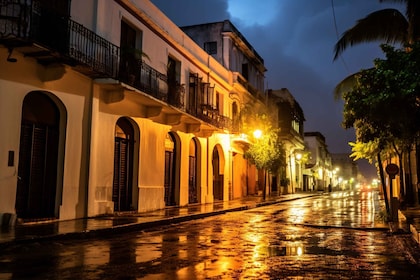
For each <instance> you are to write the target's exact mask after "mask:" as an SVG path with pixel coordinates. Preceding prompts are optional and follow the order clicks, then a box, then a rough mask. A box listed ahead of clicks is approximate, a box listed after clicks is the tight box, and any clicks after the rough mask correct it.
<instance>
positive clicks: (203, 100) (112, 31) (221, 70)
mask: <svg viewBox="0 0 420 280" xmlns="http://www.w3.org/2000/svg"><path fill="white" fill-rule="evenodd" d="M222 25H223V31H222V32H221V33H220V34H221V35H222V36H223V40H222V42H221V43H217V44H216V49H217V53H214V51H215V50H214V47H215V46H214V43H212V42H214V41H213V40H211V41H209V44H206V45H205V46H204V45H198V44H197V43H196V42H194V41H193V40H192V39H190V38H189V37H188V36H187V35H186V34H185V33H184V32H183V31H182V30H181V29H180V28H179V27H177V26H176V25H175V24H174V23H172V22H171V21H170V20H169V19H168V18H167V17H166V16H165V15H164V14H163V13H162V12H161V11H160V10H159V9H158V8H157V7H155V6H154V5H153V4H152V3H151V2H150V1H147V0H141V1H135V0H131V1H130V0H114V1H111V0H110V1H93V0H72V1H70V0H68V1H63V0H39V1H35V0H34V1H31V0H28V1H18V2H17V1H12V0H6V1H1V3H0V69H1V71H0V130H1V131H3V137H2V141H0V158H3V159H7V160H2V161H1V162H0V214H4V213H8V214H11V215H14V216H17V218H19V219H21V220H22V221H26V220H34V219H36V220H39V219H41V220H43V219H60V220H65V219H74V218H80V217H90V216H96V215H101V214H109V213H114V212H121V211H133V212H143V211H149V210H154V209H160V208H163V207H165V206H169V205H186V204H191V203H201V204H202V203H208V202H213V201H215V200H221V201H222V200H229V199H233V198H238V197H241V196H244V195H248V194H252V193H254V192H255V181H256V180H257V179H256V174H255V173H256V172H255V168H253V167H252V166H250V165H249V164H248V163H247V161H246V160H245V159H243V157H242V153H243V149H242V147H243V146H242V144H243V143H246V140H243V139H242V140H238V139H239V138H241V137H239V135H240V133H239V131H238V129H237V125H236V124H235V120H236V119H237V116H238V115H239V112H240V110H241V108H242V104H244V103H246V102H247V100H250V99H257V98H259V97H260V95H261V94H262V93H263V92H264V91H263V84H264V82H263V80H264V76H263V72H264V71H265V68H264V62H263V60H262V59H261V58H260V57H259V56H258V55H257V53H256V52H255V50H254V49H253V48H252V47H251V46H250V45H249V43H247V42H246V40H245V39H244V38H243V36H241V35H240V33H239V32H238V31H237V30H236V28H234V27H233V25H232V24H231V23H230V22H223V23H222ZM225 28H228V29H227V30H226V29H225ZM222 45H223V47H222ZM203 48H204V49H203ZM205 50H206V51H205ZM222 50H223V51H222ZM209 52H210V53H211V54H209ZM238 67H239V68H238ZM238 69H239V70H240V71H239V70H238ZM231 132H235V133H234V134H231ZM235 139H236V140H235Z"/></svg>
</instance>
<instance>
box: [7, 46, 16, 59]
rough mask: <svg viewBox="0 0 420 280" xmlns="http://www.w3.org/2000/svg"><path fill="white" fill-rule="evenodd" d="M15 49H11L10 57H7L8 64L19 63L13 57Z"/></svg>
mask: <svg viewBox="0 0 420 280" xmlns="http://www.w3.org/2000/svg"><path fill="white" fill-rule="evenodd" d="M12 52H13V48H9V55H8V56H7V61H8V62H17V59H16V58H14V57H12Z"/></svg>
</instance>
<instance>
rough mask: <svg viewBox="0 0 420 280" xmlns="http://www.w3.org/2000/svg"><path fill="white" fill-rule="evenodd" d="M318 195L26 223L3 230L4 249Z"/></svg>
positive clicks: (0, 243)
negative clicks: (19, 244) (15, 245)
mask: <svg viewBox="0 0 420 280" xmlns="http://www.w3.org/2000/svg"><path fill="white" fill-rule="evenodd" d="M314 195H321V193H295V194H287V195H281V196H268V197H267V198H266V199H265V200H263V199H262V197H261V196H248V197H245V198H243V199H238V200H231V201H223V202H222V201H221V202H215V203H209V204H199V205H189V206H185V207H167V208H165V209H161V210H156V211H151V212H145V213H127V214H120V215H109V216H98V217H94V218H86V219H75V220H66V221H48V222H36V223H25V224H20V225H16V226H15V227H7V228H1V231H0V248H1V247H5V246H8V245H12V244H18V243H25V242H36V241H40V240H54V239H65V238H85V237H96V236H104V235H106V234H112V233H116V232H124V231H132V230H145V229H148V228H151V227H155V226H162V225H169V224H175V223H180V222H183V221H188V220H194V219H200V218H204V217H209V216H213V215H219V214H224V213H227V212H233V211H242V210H246V209H251V208H255V207H260V206H265V205H270V204H275V203H280V202H284V201H290V200H295V199H300V198H305V197H310V196H314Z"/></svg>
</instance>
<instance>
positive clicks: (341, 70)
mask: <svg viewBox="0 0 420 280" xmlns="http://www.w3.org/2000/svg"><path fill="white" fill-rule="evenodd" d="M229 1H240V0H217V1H215V0H212V1H204V0H177V1H174V0H172V1H171V0H153V1H152V2H153V3H154V4H156V5H157V6H158V7H159V8H160V9H161V10H162V11H163V12H164V13H165V14H167V15H168V17H169V18H171V19H172V20H173V21H174V22H175V23H176V24H178V25H191V24H199V23H204V22H214V21H221V20H224V19H230V20H231V21H232V22H233V24H234V25H235V26H236V27H237V28H238V29H239V31H240V32H241V33H242V34H243V35H244V36H245V37H246V38H247V40H248V41H249V42H250V43H251V44H252V45H253V46H254V48H255V49H256V50H257V52H258V53H259V54H260V55H261V56H262V57H263V58H264V61H265V66H266V68H267V69H268V71H267V72H266V84H267V88H272V89H278V88H288V89H289V91H290V92H291V93H292V94H293V95H294V96H295V98H296V100H297V101H298V102H299V104H300V105H301V107H302V108H303V110H304V114H305V118H306V122H305V131H319V132H321V133H322V134H324V136H325V137H326V140H327V144H328V146H329V150H330V152H334V153H340V152H350V147H349V146H348V142H349V141H354V132H353V131H352V130H350V131H346V130H344V129H343V128H342V127H341V122H342V106H343V105H342V102H337V101H335V100H334V98H333V90H334V87H335V85H336V84H337V83H339V82H340V81H341V80H342V79H344V78H345V77H346V76H348V75H350V74H352V73H355V72H357V71H359V70H360V69H366V68H369V67H372V66H373V59H374V58H377V57H383V54H382V51H381V50H380V48H379V44H380V43H379V42H378V43H372V44H362V45H359V46H355V47H352V48H349V49H347V50H346V51H345V52H344V53H343V56H342V58H340V59H338V60H337V61H333V48H334V44H335V42H336V41H337V36H339V35H341V34H342V33H343V32H344V31H345V30H346V29H348V28H350V27H352V26H353V25H354V24H355V23H356V21H357V20H359V19H361V18H363V17H365V16H367V15H368V14H369V13H371V12H373V11H376V10H379V9H384V8H389V7H400V6H396V5H395V4H390V3H379V1H377V0H371V1H367V0H334V1H330V0H278V1H277V2H275V6H273V9H276V14H274V16H273V15H272V14H270V20H269V21H268V22H267V21H261V22H264V24H261V23H258V21H257V19H258V17H264V14H255V15H254V17H255V18H253V19H252V21H250V20H248V21H247V19H246V18H245V19H241V18H237V17H235V15H230V14H229V12H228V3H229ZM261 1H264V2H261ZM266 1H268V0H255V1H254V3H255V5H263V4H267V2H266ZM249 2H250V1H247V2H241V3H249ZM244 5H245V4H244ZM247 5H250V4H247ZM242 7H243V6H242ZM242 7H241V8H242ZM333 7H334V9H333ZM244 8H247V7H244ZM249 8H251V9H252V7H249ZM255 10H257V9H255ZM334 12H335V13H334ZM334 15H335V21H334ZM250 22H252V24H251V25H250ZM336 27H337V29H336Z"/></svg>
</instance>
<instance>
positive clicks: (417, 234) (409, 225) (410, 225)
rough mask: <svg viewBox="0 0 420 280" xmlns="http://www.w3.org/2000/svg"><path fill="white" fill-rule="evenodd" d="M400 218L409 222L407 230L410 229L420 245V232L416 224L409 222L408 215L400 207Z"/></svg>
mask: <svg viewBox="0 0 420 280" xmlns="http://www.w3.org/2000/svg"><path fill="white" fill-rule="evenodd" d="M398 219H399V220H401V221H403V222H404V223H406V224H407V228H406V229H405V230H409V231H410V233H411V236H412V238H413V239H414V240H415V241H416V242H417V244H419V245H420V233H419V231H418V229H417V228H416V227H415V226H414V225H412V224H410V223H408V221H407V217H406V216H405V215H404V214H403V213H402V212H401V210H399V209H398Z"/></svg>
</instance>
